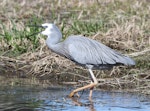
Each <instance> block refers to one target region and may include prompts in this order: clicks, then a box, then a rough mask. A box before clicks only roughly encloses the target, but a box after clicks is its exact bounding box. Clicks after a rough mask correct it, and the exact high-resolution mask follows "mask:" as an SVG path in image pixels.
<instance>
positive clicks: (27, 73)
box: [0, 0, 150, 94]
mask: <svg viewBox="0 0 150 111" xmlns="http://www.w3.org/2000/svg"><path fill="white" fill-rule="evenodd" d="M0 6H1V7H0V10H1V11H0V20H1V22H3V24H5V26H6V28H7V29H8V30H9V29H11V28H10V27H11V26H12V25H11V22H10V19H13V20H14V21H15V24H16V29H18V28H19V29H22V28H23V27H25V26H26V23H27V21H28V20H31V23H32V21H33V22H34V23H35V19H33V20H32V17H33V15H34V16H36V17H39V18H42V20H43V22H55V23H56V24H57V25H58V26H59V27H60V28H61V30H62V32H63V35H64V38H65V37H67V36H68V35H71V34H82V35H86V36H88V37H91V38H92V39H96V40H98V41H101V42H102V43H104V44H106V45H107V46H109V47H111V48H113V49H116V50H117V51H120V52H121V53H124V54H127V55H129V56H131V57H133V58H134V59H135V61H136V63H137V64H136V66H135V67H124V66H120V67H115V68H113V69H112V70H111V71H95V74H96V77H97V78H98V81H99V85H98V87H99V88H101V89H109V90H111V89H121V90H124V89H125V90H129V91H136V92H141V93H145V94H150V90H149V89H150V73H149V72H150V37H149V35H150V31H149V29H150V25H149V24H150V16H149V12H150V7H149V6H150V3H149V2H148V1H146V0H142V1H138V0H133V1H129V0H105V1H103V0H89V1H88V2H87V1H85V0H82V1H77V0H72V1H67V0H53V1H52V0H39V1H33V0H30V1H26V0H22V1H19V0H12V1H9V0H4V1H3V2H1V3H0ZM8 7H9V8H8ZM20 24H22V25H21V27H20ZM93 24H94V25H93ZM96 25H98V28H97V26H96ZM85 26H86V27H85ZM0 32H1V33H2V34H3V32H4V30H3V28H2V27H1V28H0ZM38 36H39V35H38ZM11 40H12V41H11V43H12V44H14V43H16V42H17V43H18V44H19V45H24V44H26V48H28V50H27V51H26V52H25V53H21V54H20V55H17V56H9V55H10V54H11V53H9V54H8V52H10V51H13V48H15V46H11V47H10V45H11V44H9V45H8V42H6V41H5V39H4V38H2V39H0V44H1V45H0V46H1V48H2V50H1V51H0V54H1V56H0V68H1V70H0V73H1V75H4V76H6V75H8V76H9V77H11V76H13V75H17V76H18V77H37V78H39V79H41V80H45V79H46V80H49V81H50V82H54V81H58V82H60V83H63V84H75V85H76V84H79V85H82V84H85V83H87V82H89V80H88V79H89V78H88V76H87V73H88V72H87V71H86V70H85V69H83V68H82V67H79V66H76V65H75V64H74V63H72V62H71V61H69V60H67V59H64V58H63V57H60V56H58V55H56V54H54V53H52V52H51V51H49V49H48V48H47V47H46V45H45V41H44V40H45V39H43V38H39V39H38V41H39V43H38V47H37V48H36V49H35V50H34V51H30V49H32V48H33V47H34V46H33V45H32V44H31V43H32V42H31V41H29V40H27V39H26V38H22V39H21V40H20V39H17V41H16V40H15V39H11ZM21 41H23V42H21ZM28 44H29V45H28Z"/></svg>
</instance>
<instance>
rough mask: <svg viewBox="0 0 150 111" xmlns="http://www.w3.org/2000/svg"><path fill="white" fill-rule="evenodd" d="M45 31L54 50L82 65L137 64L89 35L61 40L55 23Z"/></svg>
mask: <svg viewBox="0 0 150 111" xmlns="http://www.w3.org/2000/svg"><path fill="white" fill-rule="evenodd" d="M47 25H49V24H47ZM45 31H46V34H44V32H43V34H44V35H47V36H48V38H47V40H46V43H47V45H48V47H49V48H50V49H51V50H52V51H54V52H55V53H57V54H59V55H62V56H65V57H66V58H68V59H70V60H72V61H74V62H76V63H78V64H80V65H82V66H88V65H92V66H93V67H92V68H96V69H107V68H111V67H113V66H115V65H129V66H130V65H135V62H134V61H133V60H132V59H131V58H129V57H127V56H125V55H122V54H120V53H119V52H116V51H115V50H113V49H111V48H109V47H107V46H105V45H104V44H102V43H100V42H98V41H96V40H92V39H89V38H87V37H83V36H79V35H77V36H75V35H74V36H69V37H68V38H67V39H66V40H64V41H63V42H61V39H62V34H61V32H60V31H59V29H58V28H57V27H56V26H55V25H54V24H51V29H46V30H45ZM48 32H50V33H48Z"/></svg>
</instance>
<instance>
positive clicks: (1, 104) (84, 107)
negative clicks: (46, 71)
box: [0, 86, 150, 111]
mask: <svg viewBox="0 0 150 111" xmlns="http://www.w3.org/2000/svg"><path fill="white" fill-rule="evenodd" d="M70 91H71V88H58V87H52V88H51V87H50V88H42V87H36V86H34V87H33V86H15V87H11V86H0V111H150V97H146V96H141V95H137V94H131V93H115V92H106V91H101V90H94V93H93V99H92V101H90V100H89V99H88V91H84V92H83V93H82V96H81V98H79V99H77V98H74V99H71V98H68V97H67V95H68V94H69V93H70Z"/></svg>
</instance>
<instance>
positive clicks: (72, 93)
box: [69, 91, 80, 97]
mask: <svg viewBox="0 0 150 111" xmlns="http://www.w3.org/2000/svg"><path fill="white" fill-rule="evenodd" d="M75 94H76V96H77V97H80V96H79V94H78V92H75V91H72V92H71V93H70V94H69V97H74V95H75Z"/></svg>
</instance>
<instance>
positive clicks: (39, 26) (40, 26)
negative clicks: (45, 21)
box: [27, 25, 45, 29]
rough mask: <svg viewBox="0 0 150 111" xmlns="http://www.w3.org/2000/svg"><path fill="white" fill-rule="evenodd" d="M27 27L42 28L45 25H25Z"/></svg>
mask: <svg viewBox="0 0 150 111" xmlns="http://www.w3.org/2000/svg"><path fill="white" fill-rule="evenodd" d="M27 26H28V27H38V28H42V29H44V28H45V27H43V26H42V25H27Z"/></svg>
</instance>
